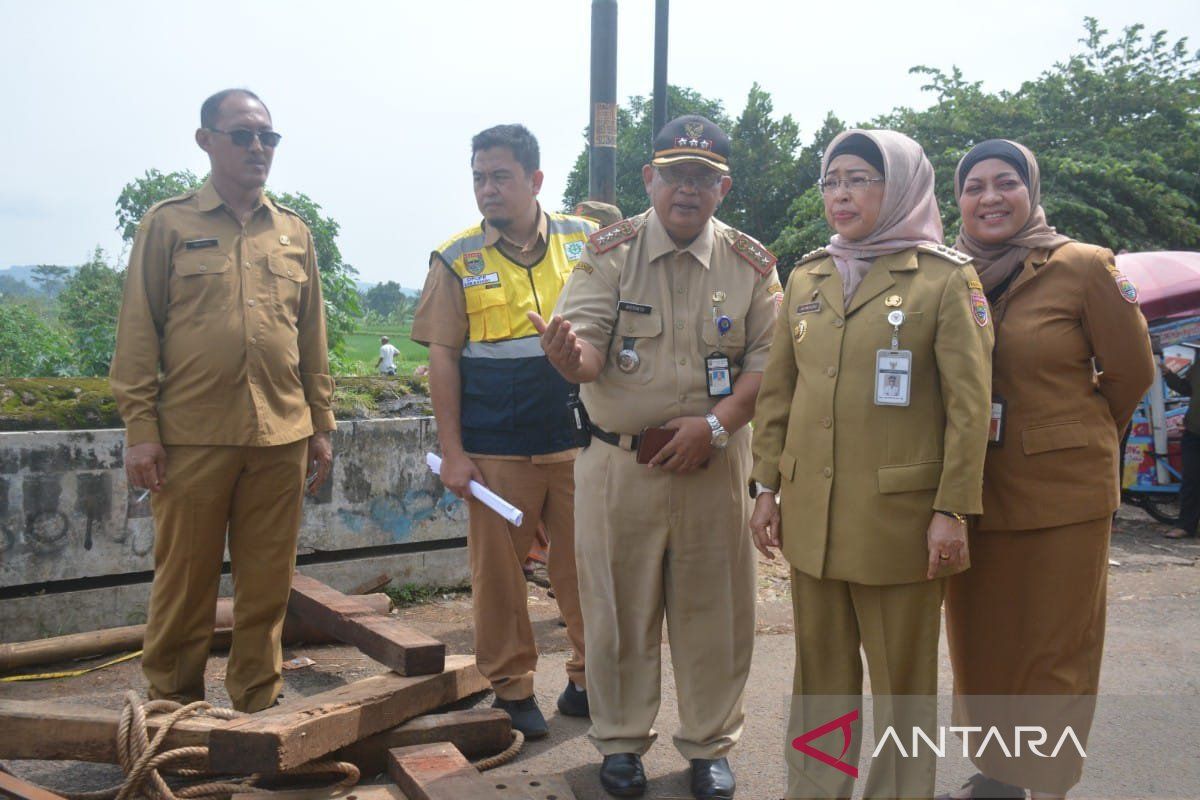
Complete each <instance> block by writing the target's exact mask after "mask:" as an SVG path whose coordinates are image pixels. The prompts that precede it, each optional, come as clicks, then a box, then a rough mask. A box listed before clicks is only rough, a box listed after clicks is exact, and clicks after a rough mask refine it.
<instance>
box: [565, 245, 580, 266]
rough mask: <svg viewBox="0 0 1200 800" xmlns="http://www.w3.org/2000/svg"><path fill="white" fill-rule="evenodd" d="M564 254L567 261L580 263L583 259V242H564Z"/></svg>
mask: <svg viewBox="0 0 1200 800" xmlns="http://www.w3.org/2000/svg"><path fill="white" fill-rule="evenodd" d="M563 253H564V254H565V255H566V256H567V261H578V260H579V259H580V258H582V257H583V242H563Z"/></svg>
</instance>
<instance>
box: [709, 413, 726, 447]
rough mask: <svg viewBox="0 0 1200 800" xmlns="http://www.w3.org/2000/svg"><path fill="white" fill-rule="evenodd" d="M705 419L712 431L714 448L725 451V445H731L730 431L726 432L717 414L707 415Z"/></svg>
mask: <svg viewBox="0 0 1200 800" xmlns="http://www.w3.org/2000/svg"><path fill="white" fill-rule="evenodd" d="M704 419H705V420H707V421H708V427H709V428H711V429H712V446H713V447H715V448H717V449H718V450H721V449H724V447H725V445H727V444H729V431H727V430H725V426H724V425H722V424H721V420H719V419H717V415H716V414H705V415H704Z"/></svg>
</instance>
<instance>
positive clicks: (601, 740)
mask: <svg viewBox="0 0 1200 800" xmlns="http://www.w3.org/2000/svg"><path fill="white" fill-rule="evenodd" d="M749 474H750V435H749V430H748V429H746V428H743V429H742V430H740V431H738V432H737V433H735V434H734V435H733V437H732V438H731V440H730V443H729V446H728V447H727V448H726V449H725V450H714V451H713V455H712V458H711V460H710V462H709V465H708V467H706V468H704V469H701V470H697V471H696V472H693V473H690V474H687V475H675V474H672V473H669V472H664V471H662V470H659V469H654V470H652V469H650V467H648V466H646V465H645V464H638V463H636V458H635V455H634V454H633V453H631V452H629V451H627V450H622V449H620V448H617V447H613V446H612V445H609V444H606V443H604V442H601V441H599V440H597V439H593V440H592V444H591V445H590V446H589V447H588V448H587V449H585V450H584V451H583V453H581V454H580V456H579V458H578V459H576V462H575V483H576V485H578V486H579V487H580V492H579V499H578V500H577V502H576V504H575V525H576V527H577V528H578V530H579V531H580V535H579V538H578V539H577V542H576V554H577V561H578V563H579V589H580V597H581V599H582V601H583V617H584V620H585V622H586V628H585V630H586V633H587V647H588V664H589V668H588V674H589V681H588V683H589V686H588V703H589V706H590V708H591V715H592V729H591V732H590V736H591V738H592V742H593V744H595V745H596V748H597V749H598V750H599V751H600V753H601V754H603V755H610V754H612V753H638V754H642V753H645V752H646V751H647V750H649V749H650V746H651V745H652V744H653V743H654V741H655V739H656V738H657V734H656V733H655V732H654V729H653V725H654V719H655V717H656V716H657V715H658V707H659V700H660V689H661V671H662V668H661V655H662V624H663V616H664V612H665V615H666V620H667V629H668V636H669V639H670V646H671V662H672V664H673V665H674V668H675V686H676V689H677V694H678V706H679V722H680V726H679V732H678V733H677V734H676V736H675V746H676V748H678V749H679V752H680V753H682V754H683V756H684V758H687V759H693V758H720V757H722V756H724V755H725V754H726V753H728V752H729V750H730V749H732V747H733V746H734V744H736V743H737V740H738V738H739V737H740V736H741V732H742V724H743V719H744V717H743V713H742V696H743V692H744V689H745V685H746V678H747V676H748V675H749V671H750V657H751V654H752V652H753V650H754V600H755V586H754V581H755V566H756V565H755V559H754V550H753V544H752V542H751V540H750V534H749V529H748V527H747V525H748V521H749V508H748V506H749V498H748V495H747V492H746V485H747V477H748V476H749Z"/></svg>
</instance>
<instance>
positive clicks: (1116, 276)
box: [1109, 269, 1138, 303]
mask: <svg viewBox="0 0 1200 800" xmlns="http://www.w3.org/2000/svg"><path fill="white" fill-rule="evenodd" d="M1109 272H1111V273H1112V276H1113V280H1115V281H1116V282H1117V288H1118V289H1120V290H1121V297H1123V298H1125V302H1127V303H1137V301H1138V290H1137V286H1135V285H1134V283H1133V281H1131V280H1129V278H1127V277H1125V275H1124V273H1121V272H1118V271H1116V270H1115V269H1110V270H1109Z"/></svg>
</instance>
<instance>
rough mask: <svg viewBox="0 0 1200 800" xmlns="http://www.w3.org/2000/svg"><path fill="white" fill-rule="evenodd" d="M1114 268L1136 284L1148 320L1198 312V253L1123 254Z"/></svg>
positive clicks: (1199, 304)
mask: <svg viewBox="0 0 1200 800" xmlns="http://www.w3.org/2000/svg"><path fill="white" fill-rule="evenodd" d="M1117 268H1118V269H1120V270H1121V272H1122V273H1124V274H1125V276H1126V277H1128V278H1129V279H1130V280H1131V281H1133V283H1134V285H1135V286H1137V289H1138V304H1139V305H1140V306H1141V307H1142V314H1144V315H1145V317H1146V319H1148V320H1150V321H1151V322H1155V321H1159V320H1168V319H1173V318H1177V317H1187V316H1193V315H1197V314H1200V253H1190V252H1183V251H1174V252H1173V251H1168V250H1163V251H1158V252H1149V253H1122V254H1121V255H1119V256H1117Z"/></svg>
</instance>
